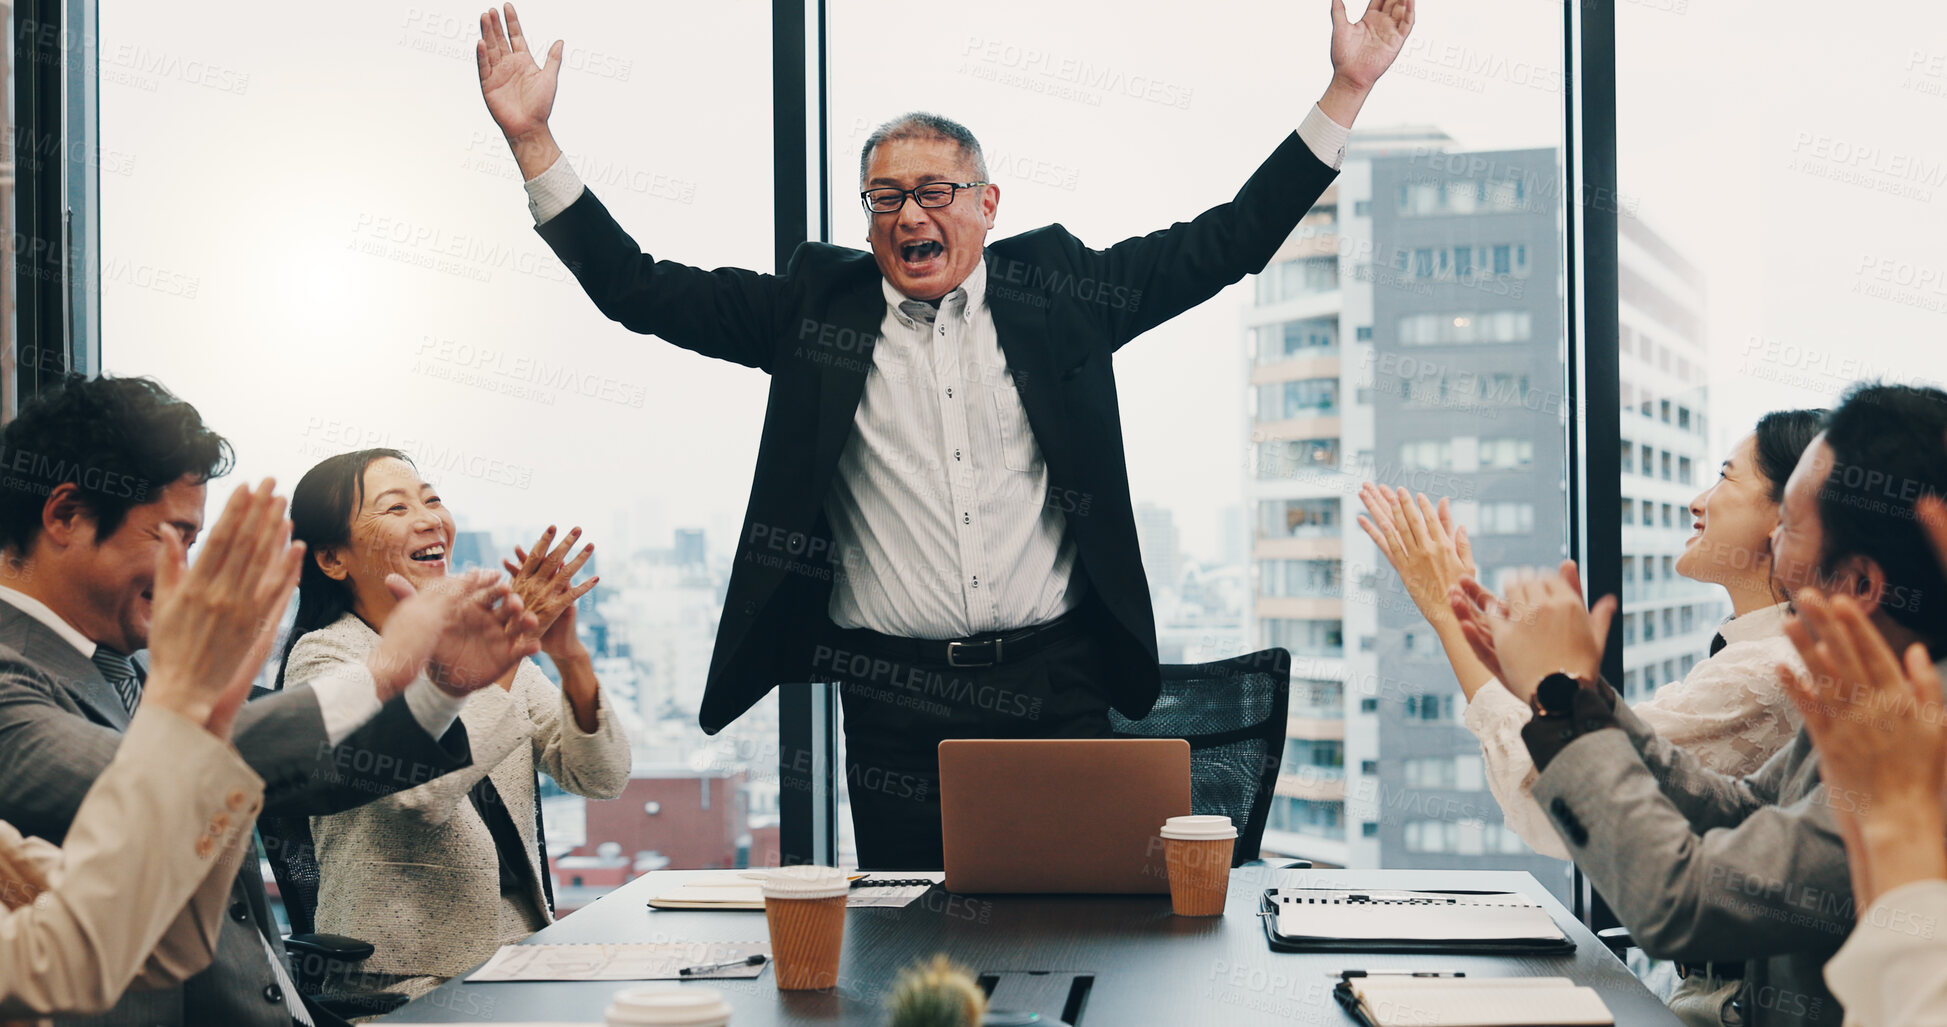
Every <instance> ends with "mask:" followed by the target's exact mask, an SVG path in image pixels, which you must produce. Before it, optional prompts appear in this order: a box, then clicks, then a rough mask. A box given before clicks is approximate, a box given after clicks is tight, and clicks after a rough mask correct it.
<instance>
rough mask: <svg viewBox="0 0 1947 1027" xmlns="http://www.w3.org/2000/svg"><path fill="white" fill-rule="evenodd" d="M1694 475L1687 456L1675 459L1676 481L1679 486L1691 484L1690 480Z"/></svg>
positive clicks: (1694, 472)
mask: <svg viewBox="0 0 1947 1027" xmlns="http://www.w3.org/2000/svg"><path fill="white" fill-rule="evenodd" d="M1695 474H1696V471H1695V469H1694V467H1693V465H1692V464H1691V462H1690V458H1689V457H1687V456H1680V457H1677V481H1678V483H1679V484H1683V485H1689V484H1692V481H1691V479H1692V478H1693V477H1694V476H1695Z"/></svg>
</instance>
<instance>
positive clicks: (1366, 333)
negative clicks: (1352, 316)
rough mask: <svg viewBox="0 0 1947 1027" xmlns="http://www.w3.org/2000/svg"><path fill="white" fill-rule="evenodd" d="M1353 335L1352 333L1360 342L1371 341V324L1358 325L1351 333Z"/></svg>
mask: <svg viewBox="0 0 1947 1027" xmlns="http://www.w3.org/2000/svg"><path fill="white" fill-rule="evenodd" d="M1353 335H1354V336H1355V337H1356V338H1357V339H1358V340H1359V341H1360V342H1371V341H1372V326H1371V325H1360V326H1359V327H1358V329H1357V331H1355V332H1354V333H1353Z"/></svg>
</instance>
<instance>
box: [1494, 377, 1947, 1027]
mask: <svg viewBox="0 0 1947 1027" xmlns="http://www.w3.org/2000/svg"><path fill="white" fill-rule="evenodd" d="M1943 437H1947V393H1943V392H1941V391H1940V390H1938V389H1927V388H1914V387H1909V386H1888V385H1876V384H1875V385H1862V386H1855V387H1854V388H1853V389H1852V390H1850V391H1849V392H1848V393H1847V395H1846V397H1845V400H1844V402H1842V403H1841V404H1840V405H1839V406H1838V407H1837V408H1836V409H1834V410H1833V411H1832V413H1831V415H1830V416H1829V417H1828V418H1827V420H1826V424H1825V430H1824V431H1823V432H1822V433H1821V434H1820V435H1819V436H1818V437H1817V438H1815V439H1813V441H1812V444H1811V445H1810V446H1808V447H1806V449H1805V452H1804V454H1803V455H1802V456H1801V457H1800V459H1799V462H1798V466H1797V468H1796V469H1795V470H1794V471H1793V472H1792V475H1791V477H1790V479H1789V480H1788V481H1787V482H1786V484H1785V493H1784V500H1783V502H1782V503H1781V505H1780V508H1779V519H1778V527H1777V528H1776V529H1775V530H1774V532H1773V534H1772V537H1771V550H1772V568H1773V574H1774V575H1776V577H1777V578H1778V583H1779V584H1780V585H1782V586H1783V587H1784V588H1785V589H1786V590H1787V592H1789V593H1799V592H1800V591H1801V590H1804V589H1806V588H1808V587H1809V588H1815V589H1817V590H1818V591H1820V592H1823V593H1826V594H1829V595H1844V596H1847V597H1849V598H1850V599H1851V600H1852V601H1854V602H1856V603H1857V604H1858V606H1859V608H1861V609H1863V610H1864V611H1866V613H1867V615H1868V618H1869V619H1870V622H1871V625H1872V627H1873V628H1874V629H1876V630H1877V632H1878V634H1879V635H1880V637H1881V638H1882V639H1883V640H1884V641H1885V643H1886V644H1887V645H1888V646H1889V647H1890V648H1891V649H1892V650H1893V651H1895V652H1904V651H1906V649H1907V648H1908V647H1909V646H1911V645H1912V644H1913V643H1915V642H1922V643H1925V644H1926V646H1927V647H1928V649H1929V650H1930V651H1931V653H1932V655H1933V656H1934V657H1936V658H1939V657H1941V656H1942V655H1943V654H1944V653H1947V604H1942V603H1940V602H1939V601H1938V599H1937V598H1936V597H1938V596H1941V595H1947V569H1943V568H1942V567H1941V565H1940V564H1939V563H1937V562H1935V561H1934V560H1933V559H1932V558H1931V551H1930V549H1929V545H1928V542H1927V540H1926V537H1925V534H1924V532H1923V530H1922V528H1921V526H1920V521H1919V519H1918V518H1917V517H1916V515H1915V506H1914V504H1915V502H1916V501H1917V500H1918V499H1919V498H1921V497H1922V496H1926V495H1936V496H1938V495H1947V448H1943V446H1942V443H1941V440H1942V438H1943ZM1563 570H1564V572H1565V573H1564V574H1563V575H1562V576H1561V577H1559V578H1556V577H1541V578H1535V579H1524V580H1520V581H1517V582H1516V583H1515V584H1514V585H1512V586H1511V587H1510V588H1509V589H1508V595H1507V596H1506V597H1505V602H1504V603H1503V602H1500V601H1493V600H1489V601H1488V602H1486V603H1485V607H1484V608H1483V606H1481V605H1476V604H1473V603H1465V602H1462V603H1456V613H1459V614H1460V615H1461V616H1462V618H1463V619H1464V620H1466V621H1467V622H1468V623H1469V624H1470V625H1472V627H1470V628H1466V629H1464V630H1468V631H1469V634H1470V635H1474V636H1475V637H1476V638H1479V637H1480V636H1479V632H1480V631H1481V630H1482V629H1484V630H1485V631H1486V633H1487V635H1488V636H1490V638H1491V641H1490V643H1489V645H1488V647H1487V650H1486V655H1487V656H1488V658H1490V659H1498V660H1499V664H1500V669H1501V670H1502V671H1504V673H1502V674H1500V675H1499V676H1501V677H1502V680H1505V681H1508V682H1510V683H1511V684H1515V685H1517V686H1520V687H1522V688H1524V689H1526V690H1527V691H1529V692H1531V693H1532V694H1533V695H1534V703H1533V705H1534V716H1533V718H1532V719H1531V720H1530V721H1529V722H1528V724H1527V726H1526V727H1525V728H1523V730H1522V738H1523V741H1525V742H1526V743H1527V746H1528V751H1529V753H1530V754H1531V755H1532V756H1533V757H1534V761H1535V768H1536V770H1537V771H1538V774H1539V776H1538V777H1537V778H1536V779H1535V783H1534V796H1535V799H1536V800H1537V801H1538V802H1540V803H1541V806H1542V808H1543V809H1545V810H1547V811H1548V813H1549V816H1550V817H1551V818H1552V819H1553V821H1554V823H1555V829H1556V831H1557V832H1558V833H1559V834H1560V835H1561V836H1562V840H1563V842H1564V843H1566V844H1567V846H1568V850H1569V853H1570V854H1571V856H1572V857H1573V858H1574V860H1575V863H1576V865H1577V866H1579V867H1581V868H1582V870H1583V872H1584V873H1586V874H1588V875H1589V880H1590V881H1591V882H1592V883H1593V884H1594V885H1595V888H1596V890H1597V891H1598V892H1600V893H1601V894H1602V897H1603V898H1604V899H1606V900H1608V902H1609V904H1610V906H1611V908H1613V909H1614V910H1615V912H1616V916H1617V918H1618V919H1620V920H1621V921H1622V922H1623V924H1624V926H1626V927H1628V928H1629V929H1630V934H1631V937H1632V938H1633V940H1634V941H1635V942H1636V944H1637V945H1639V946H1641V947H1642V948H1643V950H1644V951H1645V952H1647V953H1649V954H1650V955H1652V956H1655V957H1658V958H1664V959H1673V960H1677V961H1679V963H1681V964H1687V967H1688V968H1687V970H1686V973H1687V974H1689V976H1686V979H1685V981H1684V984H1683V986H1682V987H1681V988H1680V989H1679V991H1678V995H1677V996H1676V997H1674V998H1673V999H1672V1002H1671V1005H1672V1008H1675V1009H1677V1010H1678V1011H1679V1012H1682V1013H1684V1014H1685V1019H1686V1021H1687V1022H1690V1023H1693V1024H1709V1025H1711V1027H1716V1025H1718V1024H1720V1023H1721V1024H1725V1025H1733V1024H1789V1025H1794V1027H1797V1025H1828V1024H1829V1025H1833V1027H1837V1025H1838V1024H1839V1023H1840V1022H1841V1019H1842V1016H1843V1012H1842V1010H1841V1009H1840V1007H1839V1003H1838V1001H1837V1000H1836V999H1834V998H1833V996H1832V994H1831V992H1830V991H1828V990H1827V989H1826V986H1825V982H1824V980H1823V978H1822V977H1821V970H1822V969H1823V967H1824V965H1825V962H1826V960H1827V959H1829V958H1831V956H1832V954H1833V953H1834V952H1835V951H1837V950H1838V948H1839V946H1840V944H1841V943H1842V942H1844V941H1845V939H1846V935H1847V933H1848V932H1849V931H1850V930H1851V929H1852V924H1853V921H1854V919H1855V918H1856V916H1857V911H1856V910H1855V908H1854V902H1853V897H1852V883H1851V879H1850V877H1849V874H1848V869H1847V864H1846V852H1845V846H1844V840H1843V836H1842V832H1841V829H1840V824H1839V818H1838V816H1837V812H1838V811H1839V810H1841V809H1846V810H1857V809H1858V808H1859V804H1861V803H1863V802H1865V801H1868V800H1867V799H1866V797H1863V796H1860V795H1858V794H1856V793H1848V792H1841V791H1834V790H1832V789H1829V788H1827V786H1826V785H1825V783H1824V782H1823V781H1822V780H1821V778H1820V774H1819V759H1818V753H1817V751H1816V750H1815V749H1814V748H1813V744H1812V738H1811V735H1810V734H1809V733H1808V732H1806V731H1805V730H1803V729H1801V730H1800V731H1799V733H1798V736H1797V737H1796V738H1794V739H1793V741H1792V743H1791V744H1790V745H1787V746H1786V747H1785V748H1783V749H1781V750H1779V751H1778V752H1777V753H1776V754H1774V755H1773V756H1772V758H1771V759H1770V760H1769V761H1767V762H1766V763H1765V765H1764V766H1763V767H1760V768H1759V769H1758V771H1757V772H1756V773H1754V774H1752V775H1750V776H1749V777H1745V778H1731V777H1726V776H1724V775H1722V774H1717V773H1714V772H1712V771H1709V770H1706V769H1704V768H1703V767H1702V765H1700V764H1699V763H1698V762H1697V760H1696V759H1695V758H1694V757H1692V756H1691V755H1690V754H1688V753H1686V752H1684V751H1683V750H1681V749H1678V748H1675V747H1674V746H1671V745H1670V744H1669V743H1668V742H1666V741H1664V740H1662V739H1660V738H1658V737H1657V736H1656V733H1655V732H1654V731H1652V730H1651V729H1650V728H1649V727H1648V726H1647V725H1645V724H1644V723H1643V722H1642V720H1641V719H1640V718H1638V717H1637V716H1636V715H1635V714H1634V713H1633V712H1631V711H1630V709H1629V707H1628V706H1627V705H1626V704H1624V703H1622V702H1620V701H1619V700H1618V699H1617V698H1616V694H1615V691H1614V690H1613V689H1612V688H1610V687H1609V686H1608V684H1606V683H1605V682H1602V681H1601V680H1600V678H1599V670H1600V667H1601V662H1602V643H1603V641H1604V639H1605V638H1606V636H1607V633H1608V632H1607V628H1608V619H1607V614H1610V613H1613V611H1614V605H1613V603H1612V602H1604V603H1599V604H1597V606H1598V608H1599V609H1600V610H1602V611H1603V615H1602V616H1598V617H1594V618H1592V617H1591V615H1590V612H1589V611H1588V610H1585V609H1583V604H1582V594H1581V587H1580V583H1579V581H1578V580H1577V578H1576V576H1575V575H1574V574H1573V573H1572V570H1573V564H1568V565H1565V566H1564V568H1563ZM1477 595H1478V593H1477ZM1788 631H1790V633H1792V634H1793V636H1794V638H1793V641H1794V642H1795V643H1798V644H1799V645H1800V648H1801V649H1802V648H1805V642H1806V639H1805V636H1804V632H1803V628H1802V627H1800V626H1798V625H1796V624H1795V623H1794V625H1793V626H1791V627H1790V628H1788ZM1478 648H1479V646H1477V649H1478ZM1808 662H1809V660H1808ZM1918 715H1922V716H1924V715H1929V714H1928V713H1926V712H1925V711H1921V712H1920V713H1919V714H1918ZM1703 964H1708V966H1704V965H1703ZM1724 980H1728V981H1733V982H1736V981H1740V980H1741V983H1739V984H1734V985H1721V986H1720V983H1719V982H1720V981H1724ZM1704 996H1711V997H1712V998H1713V1001H1712V1003H1711V1008H1703V1007H1702V1006H1703V1003H1701V1002H1699V1001H1697V999H1700V998H1702V997H1704Z"/></svg>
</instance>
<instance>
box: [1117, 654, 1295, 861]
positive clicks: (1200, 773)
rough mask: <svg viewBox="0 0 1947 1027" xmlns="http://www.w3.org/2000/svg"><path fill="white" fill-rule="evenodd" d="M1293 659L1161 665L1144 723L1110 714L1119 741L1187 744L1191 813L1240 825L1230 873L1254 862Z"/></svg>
mask: <svg viewBox="0 0 1947 1027" xmlns="http://www.w3.org/2000/svg"><path fill="white" fill-rule="evenodd" d="M1290 684H1291V654H1290V653H1288V652H1286V651H1285V650H1283V649H1265V650H1263V651H1261V652H1255V653H1246V654H1244V655H1243V656H1233V657H1231V658H1230V659H1228V660H1218V661H1216V662H1214V663H1196V664H1167V663H1166V664H1164V665H1163V691H1162V694H1160V695H1158V696H1157V697H1156V705H1155V707H1154V708H1152V709H1151V710H1150V711H1149V716H1147V717H1144V718H1143V719H1141V720H1130V719H1128V718H1126V717H1124V716H1122V715H1120V714H1118V713H1116V712H1115V711H1114V710H1111V711H1109V726H1110V728H1111V730H1112V731H1113V732H1114V734H1115V736H1116V737H1118V738H1181V739H1183V740H1184V741H1186V742H1189V743H1190V811H1191V812H1192V813H1197V814H1221V815H1223V816H1227V817H1229V818H1230V821H1231V823H1233V824H1235V825H1237V848H1236V850H1235V852H1234V853H1233V854H1232V856H1231V865H1232V866H1234V867H1235V866H1242V865H1244V864H1245V863H1247V862H1249V861H1251V860H1255V859H1257V857H1258V850H1259V848H1260V846H1261V845H1262V843H1263V840H1264V823H1265V820H1266V819H1267V817H1268V816H1269V814H1270V812H1271V791H1272V789H1273V788H1274V787H1275V786H1276V785H1277V783H1278V764H1279V763H1280V762H1281V761H1282V760H1283V759H1284V736H1285V708H1286V704H1287V703H1288V701H1289V700H1290Z"/></svg>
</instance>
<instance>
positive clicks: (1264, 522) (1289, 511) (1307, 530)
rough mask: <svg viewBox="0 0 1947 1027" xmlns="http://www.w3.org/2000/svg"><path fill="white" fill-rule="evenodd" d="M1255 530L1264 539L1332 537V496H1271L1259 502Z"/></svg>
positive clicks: (1335, 519) (1335, 508) (1335, 504)
mask: <svg viewBox="0 0 1947 1027" xmlns="http://www.w3.org/2000/svg"><path fill="white" fill-rule="evenodd" d="M1257 509H1258V531H1259V532H1260V533H1261V534H1263V535H1264V536H1265V537H1267V538H1279V537H1288V536H1302V537H1319V536H1336V535H1337V534H1338V530H1339V529H1338V524H1339V501H1338V500H1336V499H1271V500H1265V501H1263V502H1260V503H1259V504H1258V505H1257Z"/></svg>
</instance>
